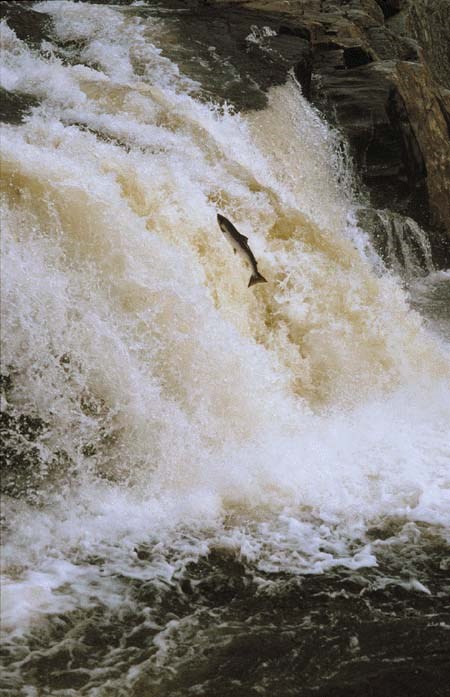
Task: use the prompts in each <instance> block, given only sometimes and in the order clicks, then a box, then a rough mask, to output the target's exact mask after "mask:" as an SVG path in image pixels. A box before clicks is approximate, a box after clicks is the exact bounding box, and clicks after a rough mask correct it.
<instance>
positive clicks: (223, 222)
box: [217, 213, 267, 288]
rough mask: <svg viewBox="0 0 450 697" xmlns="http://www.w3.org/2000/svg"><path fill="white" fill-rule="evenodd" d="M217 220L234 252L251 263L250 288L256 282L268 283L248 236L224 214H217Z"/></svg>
mask: <svg viewBox="0 0 450 697" xmlns="http://www.w3.org/2000/svg"><path fill="white" fill-rule="evenodd" d="M217 222H218V223H219V227H220V229H221V230H222V232H223V234H224V235H225V237H226V238H227V240H228V242H229V243H230V244H231V246H232V247H233V250H234V253H235V254H236V252H238V253H239V254H240V256H241V257H242V258H243V259H244V261H245V262H246V263H247V264H249V266H250V267H251V269H252V275H251V276H250V280H249V282H248V288H250V286H254V285H255V283H267V280H266V279H265V278H264V276H262V275H261V274H260V273H259V271H258V262H257V261H256V259H255V257H254V255H253V252H252V250H251V249H250V247H249V246H248V237H245V235H241V233H240V232H239V231H238V230H236V228H235V227H234V225H233V223H230V221H229V220H228V219H227V218H225V216H224V215H220V213H218V214H217Z"/></svg>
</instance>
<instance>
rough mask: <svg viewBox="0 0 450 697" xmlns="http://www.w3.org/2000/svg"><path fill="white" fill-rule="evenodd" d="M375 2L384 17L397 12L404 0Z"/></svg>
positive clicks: (379, 0) (378, 0) (380, 0)
mask: <svg viewBox="0 0 450 697" xmlns="http://www.w3.org/2000/svg"><path fill="white" fill-rule="evenodd" d="M377 2H378V4H379V6H380V8H381V10H382V12H383V15H384V16H385V17H392V15H395V14H397V12H400V10H401V9H402V6H403V5H404V4H405V0H377Z"/></svg>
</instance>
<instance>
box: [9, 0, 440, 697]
mask: <svg viewBox="0 0 450 697" xmlns="http://www.w3.org/2000/svg"><path fill="white" fill-rule="evenodd" d="M141 5H142V3H141ZM34 9H35V10H37V11H38V12H42V13H47V14H49V15H50V16H51V18H52V23H53V24H52V27H53V32H54V36H55V41H54V43H52V42H49V41H44V42H43V44H42V46H41V48H40V50H37V49H36V48H33V47H30V46H29V45H27V44H26V43H25V42H23V41H21V40H19V39H18V38H17V36H16V35H15V33H14V31H13V30H12V29H10V28H9V27H8V26H7V24H6V23H5V22H4V23H3V24H2V62H3V68H2V73H1V79H2V86H3V87H4V88H5V89H7V90H9V91H12V92H17V93H26V94H28V95H32V96H34V97H35V98H36V100H37V102H38V103H37V104H36V105H35V106H33V108H32V109H31V111H30V113H29V114H28V115H27V116H26V117H25V119H24V121H23V122H22V123H20V124H18V125H14V124H5V125H3V126H2V136H1V153H2V202H1V206H2V212H1V220H2V297H1V300H2V386H3V390H2V407H3V410H4V413H6V414H7V415H8V416H7V420H6V422H5V423H6V425H7V427H6V431H7V435H8V434H9V435H8V438H9V440H8V441H7V442H8V446H7V458H6V470H5V472H6V474H5V482H6V494H5V496H4V499H3V506H2V523H3V528H4V532H3V554H2V572H3V582H2V632H3V641H4V647H5V655H6V656H7V662H6V671H5V673H4V675H5V688H4V689H5V692H4V694H11V695H13V694H23V695H29V696H30V697H34V695H41V694H42V695H64V696H67V697H69V696H71V695H78V694H86V695H93V696H94V695H95V696H96V697H105V696H107V695H122V694H123V695H136V696H137V695H150V694H152V695H166V694H167V695H169V694H170V695H178V694H179V695H186V694H207V695H210V696H211V695H218V696H220V697H224V696H225V695H232V694H236V695H243V696H244V695H245V696H246V695H251V694H253V693H254V694H256V693H257V692H259V693H262V694H265V693H266V691H268V690H271V691H272V694H285V695H287V694H300V693H299V692H295V689H296V688H294V687H292V686H291V685H290V683H289V684H287V683H286V684H285V685H284V688H283V690H282V691H280V693H278V692H274V689H273V684H272V683H271V682H270V679H269V678H268V677H267V676H266V675H265V674H264V671H263V670H262V669H261V670H262V672H261V673H258V676H257V677H255V680H254V683H252V686H251V687H250V686H249V684H248V683H246V682H245V680H246V679H247V678H245V677H243V676H242V675H240V674H238V673H236V674H234V673H233V670H232V669H230V668H229V667H228V668H227V670H228V672H229V673H230V671H231V673H230V674H232V678H230V680H231V683H233V685H234V687H233V688H232V686H230V685H231V683H230V685H228V683H226V682H224V683H222V686H220V685H219V686H217V685H216V684H215V683H214V676H212V675H210V674H209V673H208V674H206V673H205V669H202V670H203V672H202V671H199V672H198V674H197V673H196V674H195V675H194V676H193V675H192V671H193V669H192V668H189V666H192V665H193V662H195V660H198V661H200V662H201V660H203V659H204V660H205V661H207V660H208V659H207V656H208V655H209V654H208V653H207V651H206V647H209V650H212V649H211V647H214V646H215V647H216V648H217V647H219V649H218V651H219V656H223V652H224V651H225V648H224V647H227V646H229V645H230V642H232V641H233V640H234V639H235V638H236V637H237V636H238V635H239V636H241V628H242V626H243V625H244V624H245V622H247V625H246V626H247V629H246V632H247V633H251V632H252V631H253V630H254V631H255V632H256V633H258V631H259V630H258V627H259V628H260V627H261V621H260V620H261V618H260V617H259V615H258V612H257V610H256V609H254V612H253V611H250V610H249V614H248V615H246V613H245V612H244V610H243V608H241V607H240V609H239V612H238V613H237V616H234V617H233V619H230V618H229V617H228V616H227V604H228V603H229V602H231V601H230V598H236V597H237V598H238V597H239V596H240V594H241V596H242V597H243V598H246V600H245V602H244V601H243V605H245V606H246V607H250V605H251V603H250V600H249V598H248V597H247V595H246V593H247V592H248V589H249V588H251V589H252V590H251V597H252V598H258V597H261V598H262V599H267V598H272V599H273V598H275V597H278V595H277V594H281V595H282V594H283V593H286V592H287V590H286V588H288V587H289V588H290V589H291V590H290V591H289V593H290V592H291V591H292V588H294V587H295V588H297V589H298V588H299V587H300V586H301V584H302V583H307V582H309V581H308V579H311V578H313V577H314V578H316V577H317V578H322V579H324V578H332V579H333V578H335V577H334V576H333V574H334V573H344V574H347V575H346V578H354V579H357V580H356V581H355V583H360V586H359V587H358V588H359V590H358V593H359V592H360V590H361V588H363V587H364V588H368V587H369V586H370V587H371V588H374V587H376V588H377V589H380V588H381V589H385V588H386V587H388V586H393V587H395V588H397V589H399V592H401V593H404V594H405V596H408V597H409V595H412V596H414V598H416V597H419V598H420V599H422V598H425V597H427V598H428V597H429V596H432V595H433V594H437V595H439V594H440V595H439V597H443V594H444V591H445V589H447V590H448V587H449V585H450V581H449V573H450V563H449V554H448V549H449V548H448V544H449V541H450V398H449V394H450V362H449V344H448V338H449V335H448V324H447V325H445V329H444V330H443V331H441V332H439V331H438V329H436V328H435V327H433V326H431V325H430V324H429V323H428V322H427V321H426V320H425V319H424V317H423V316H422V315H421V314H420V312H419V311H416V310H414V309H412V308H411V300H410V295H409V292H408V289H407V288H405V283H404V280H403V279H402V278H401V277H400V276H399V275H398V274H396V273H394V272H393V271H390V270H389V269H388V268H386V267H385V265H384V263H383V261H382V260H381V259H380V258H379V257H378V256H377V254H376V252H375V251H374V249H373V247H372V244H371V241H370V238H369V236H368V234H367V232H366V231H365V230H363V229H361V228H360V227H358V225H357V224H356V222H355V220H356V217H355V210H356V207H357V202H356V198H355V182H354V181H353V178H352V175H351V170H350V169H349V165H348V162H347V159H346V157H345V153H344V154H343V150H342V147H341V144H340V141H339V137H338V134H337V133H336V132H335V131H333V129H331V128H330V127H329V126H328V125H327V124H326V123H325V121H324V120H323V119H322V117H321V116H320V114H319V113H318V112H317V111H316V110H315V109H314V108H313V107H312V106H311V105H310V104H309V103H308V102H307V101H306V100H305V99H304V98H303V97H302V95H301V90H300V88H299V86H298V85H297V83H296V81H295V79H294V77H289V78H288V80H287V82H286V84H285V85H282V86H279V87H272V88H271V89H270V90H269V92H268V94H267V105H266V107H265V108H264V109H260V110H255V111H250V110H249V111H246V112H242V113H239V112H238V111H237V110H235V109H234V108H233V106H232V105H230V104H227V103H226V102H221V103H218V102H214V101H212V100H211V99H210V98H208V97H207V96H205V93H204V91H203V88H202V85H201V84H200V82H199V81H197V80H195V79H193V78H192V77H190V76H189V74H188V73H187V71H183V66H182V65H178V64H177V62H176V61H175V60H174V59H173V58H170V57H169V55H170V50H169V48H170V47H171V46H172V47H173V46H176V45H177V42H179V41H180V40H181V39H180V36H179V35H178V34H177V31H176V27H177V25H176V24H174V23H173V22H171V19H170V16H168V15H167V16H166V15H165V14H164V13H159V14H158V13H157V12H155V13H154V14H152V13H150V14H147V15H145V16H141V15H139V13H138V12H134V11H131V10H130V8H123V7H113V6H106V5H101V6H100V5H95V4H87V3H73V2H66V1H61V2H60V1H59V0H56V1H52V2H41V3H38V4H36V5H34ZM136 9H139V4H138V5H137V7H136ZM249 40H253V41H254V40H255V38H254V37H250V39H249ZM261 40H262V41H263V34H262V39H261ZM217 213H221V214H223V215H225V216H226V217H227V218H229V219H230V220H231V221H232V222H233V223H234V224H235V225H236V227H237V228H238V230H239V231H240V232H241V233H242V234H244V235H246V236H248V238H249V244H250V246H251V248H252V250H253V252H254V254H255V256H256V258H257V259H258V263H259V269H260V271H261V273H262V274H263V275H264V276H265V278H267V280H268V283H267V284H261V285H259V286H256V287H254V288H251V289H248V288H247V282H248V270H247V269H246V267H245V266H244V264H243V263H242V262H241V261H240V260H239V258H238V257H237V256H236V257H235V256H234V254H233V251H232V249H231V247H230V246H229V245H228V243H227V241H226V239H225V238H224V236H223V234H222V233H221V231H220V229H219V227H218V225H217V221H216V216H217ZM432 273H433V272H432ZM434 277H439V278H438V280H440V281H441V282H444V281H446V282H447V280H448V274H447V275H446V273H445V272H441V274H440V275H439V274H434ZM417 282H418V283H419V282H420V283H421V284H422V286H421V287H423V284H424V283H426V280H424V279H423V278H422V279H419V280H418V281H417ZM420 309H421V308H420V306H419V310H420ZM446 332H447V334H446ZM374 531H375V532H374ZM405 550H406V552H405ZM402 555H403V556H402ZM423 555H430V558H431V557H433V559H434V558H435V557H436V556H437V558H438V561H437V564H438V567H439V568H440V570H441V571H440V573H441V576H439V579H440V581H439V583H440V584H441V585H439V584H438V585H439V588H437V586H436V588H437V590H436V589H435V588H434V586H433V583H437V582H436V580H434V581H433V579H431V580H430V578H429V577H428V574H427V570H426V566H425V567H424V566H423V565H422V566H421V564H420V563H418V562H417V559H418V558H422V557H423ZM386 558H388V559H389V560H390V562H389V563H390V566H389V569H387V570H385V569H384V567H383V560H385V559H386ZM433 563H434V562H433ZM369 572H370V573H373V574H374V575H372V576H370V574H369ZM348 574H349V575H350V576H348ZM368 574H369V575H368ZM352 575H353V576H352ZM206 577H208V578H209V577H211V578H213V579H216V580H215V581H211V582H210V586H208V588H209V591H208V592H207V591H204V590H202V589H203V586H202V583H203V582H204V579H205V578H206ZM230 578H232V579H234V581H233V583H234V584H235V585H234V586H233V589H234V590H233V593H234V594H233V593H232V595H231V596H229V595H226V593H227V592H228V591H226V588H228V590H229V586H228V585H227V584H229V581H230ZM202 579H203V580H202ZM218 579H219V580H218ZM305 579H306V581H305ZM358 579H359V580H358ZM361 579H364V580H363V581H362V580H361ZM311 582H312V581H311ZM214 584H215V585H214ZM292 584H294V585H292ZM361 584H362V585H361ZM211 588H212V590H211ZM224 588H225V590H224ZM336 588H337V587H336V586H333V585H332V588H331V590H330V589H327V590H326V591H324V594H325V595H326V594H327V593H328V594H331V595H330V597H332V593H339V592H340V590H341V587H339V588H338V589H337V590H336ZM246 589H247V590H246ZM208 593H209V595H208ZM224 593H225V596H226V602H225V603H224V602H223V598H224V597H225V596H224V595H223V594H224ZM199 594H200V595H199ZM202 594H203V595H202ZM289 597H290V596H289ZM333 597H334V596H333ZM402 597H403V596H402ZM205 598H207V600H205ZM291 600H292V599H291ZM254 602H255V603H256V602H257V601H256V600H254ZM261 602H263V600H261ZM264 602H265V601H264ZM292 602H294V601H292ZM405 602H409V601H405ZM249 603H250V605H249ZM294 604H295V603H294ZM183 608H184V609H183ZM252 612H253V614H252ZM288 614H289V613H288ZM249 616H251V617H253V618H254V621H253V622H249V621H248V617H249ZM258 617H259V619H258ZM309 617H310V620H309V624H308V623H307V622H306V620H305V625H304V626H305V632H306V631H307V630H308V628H309V627H311V622H312V624H313V625H314V613H313V615H311V613H310V614H309ZM311 617H313V619H311ZM304 619H305V618H303V620H304ZM285 620H286V622H287V619H286V618H285ZM303 620H302V621H303ZM436 622H437V623H438V622H439V618H437V619H436ZM441 622H442V619H441ZM262 624H264V623H262ZM275 624H276V623H275ZM443 625H446V626H445V627H443V628H442V632H443V633H444V634H445V632H446V634H445V636H448V629H449V628H450V624H446V622H443ZM299 626H300V625H299ZM96 629H97V631H98V634H99V636H98V637H97V638H96V639H95V640H92V641H91V643H89V640H88V639H87V638H86V637H87V636H88V630H89V631H91V632H94V631H95V630H96ZM137 631H139V632H140V634H139V638H136V637H137V634H136V633H137ZM102 633H103V634H104V636H103V638H102V636H101V635H102ZM354 634H355V632H354V631H353V630H351V631H350V630H349V631H348V632H347V634H345V642H346V646H347V645H348V646H350V649H349V651H350V654H351V655H352V656H354V655H356V654H355V652H356V653H357V647H358V641H359V639H358V638H354V639H352V637H353V636H354ZM133 637H135V638H136V641H134V640H133ZM286 641H288V639H286ZM289 641H290V639H289ZM102 642H103V643H102ZM348 642H350V643H348ZM352 642H353V643H352ZM86 647H88V648H86ZM352 647H353V648H352ZM355 647H356V648H355ZM220 652H222V653H220ZM90 654H92V655H91V656H90ZM350 654H349V655H350ZM213 655H214V660H213V664H214V665H215V666H216V668H215V670H216V669H217V670H219V672H220V669H218V668H217V666H220V665H221V663H220V660H219V659H218V658H217V655H216V654H214V651H213ZM198 656H202V657H203V658H202V659H200V658H198ZM352 660H353V659H352ZM267 661H269V659H267ZM269 662H270V661H269ZM202 665H203V664H202ZM188 668H189V669H188ZM189 670H190V671H191V672H189ZM194 672H195V671H194ZM334 674H335V673H333V671H331V670H330V671H329V672H328V673H327V672H326V671H325V672H323V675H322V677H323V679H324V680H325V679H327V680H328V679H331V678H330V676H332V675H334ZM55 676H56V677H55ZM277 679H280V678H279V677H278V678H277ZM223 680H225V678H223ZM233 681H234V682H233ZM316 684H319V682H316ZM255 685H256V686H257V687H258V689H257V690H255V691H253V688H254V686H255ZM194 688H195V689H194ZM232 689H235V692H232ZM280 689H281V688H280ZM239 690H241V691H239ZM290 690H294V691H292V692H290ZM301 694H303V693H301ZM305 694H307V693H306V692H305ZM308 694H309V693H308ZM321 694H322V693H321ZM324 694H325V693H324ZM327 694H328V693H327ZM335 694H338V693H335ZM339 694H340V693H339ZM442 694H444V693H442Z"/></svg>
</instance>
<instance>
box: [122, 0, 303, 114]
mask: <svg viewBox="0 0 450 697" xmlns="http://www.w3.org/2000/svg"><path fill="white" fill-rule="evenodd" d="M168 5H170V3H168ZM174 5H175V6H176V7H178V9H180V10H181V11H182V19H181V20H180V27H181V28H180V31H182V32H183V34H185V35H188V36H189V39H190V42H191V43H193V44H195V45H196V47H197V54H196V55H194V56H192V53H189V52H187V51H185V52H183V49H182V46H181V45H180V46H179V47H173V46H172V47H170V46H166V47H165V52H166V55H168V57H170V58H171V59H173V60H175V61H176V63H177V64H178V65H179V66H180V69H181V70H182V71H183V72H185V73H187V74H188V75H189V76H190V77H191V78H193V79H195V80H198V81H199V82H200V83H201V84H202V88H203V92H204V94H206V95H209V96H210V97H211V98H213V99H214V100H215V101H219V102H223V101H224V100H226V101H227V102H228V103H230V104H232V105H233V106H235V107H236V108H237V109H239V110H245V109H255V108H256V109H258V108H263V107H264V106H265V105H266V104H267V97H266V92H267V90H268V89H269V88H270V87H271V86H273V85H281V84H283V83H284V82H285V81H286V78H287V73H288V72H289V71H290V70H291V69H293V70H294V72H295V75H296V77H297V79H298V81H299V83H300V85H301V86H302V89H303V91H304V93H305V94H306V95H307V96H309V94H310V85H311V69H312V65H311V45H310V30H309V28H308V27H307V26H306V25H304V24H299V23H297V22H296V21H293V20H292V18H291V17H289V16H287V15H286V13H280V12H278V11H277V12H275V11H271V10H268V11H264V10H263V9H254V8H249V7H247V6H246V5H241V4H240V3H238V4H235V3H220V2H219V3H217V2H211V3H208V4H205V3H201V2H194V1H193V2H189V3H183V4H182V6H181V4H180V3H174ZM130 10H131V8H130ZM131 11H132V12H134V13H135V14H137V15H139V16H143V17H146V15H147V13H148V12H152V9H151V8H150V9H149V8H146V7H144V6H142V7H136V8H132V10H131ZM181 43H182V42H180V44H181ZM177 51H178V52H177ZM205 69H206V71H207V72H206V74H207V76H208V80H206V79H205Z"/></svg>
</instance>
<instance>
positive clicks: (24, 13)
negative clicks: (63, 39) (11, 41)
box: [0, 0, 51, 48]
mask: <svg viewBox="0 0 450 697" xmlns="http://www.w3.org/2000/svg"><path fill="white" fill-rule="evenodd" d="M33 4H34V3H33V2H27V1H26V0H24V1H22V2H2V3H0V17H1V19H6V21H7V23H8V25H9V27H10V28H11V29H13V30H14V31H15V33H16V35H17V37H18V38H19V39H21V40H22V41H25V42H27V43H28V44H29V45H30V46H32V47H33V48H35V47H37V46H39V45H40V43H41V41H43V40H44V39H46V40H48V39H50V36H51V34H50V29H51V22H50V19H49V16H48V15H46V14H44V13H42V12H36V11H35V10H33V9H32V6H33Z"/></svg>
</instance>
